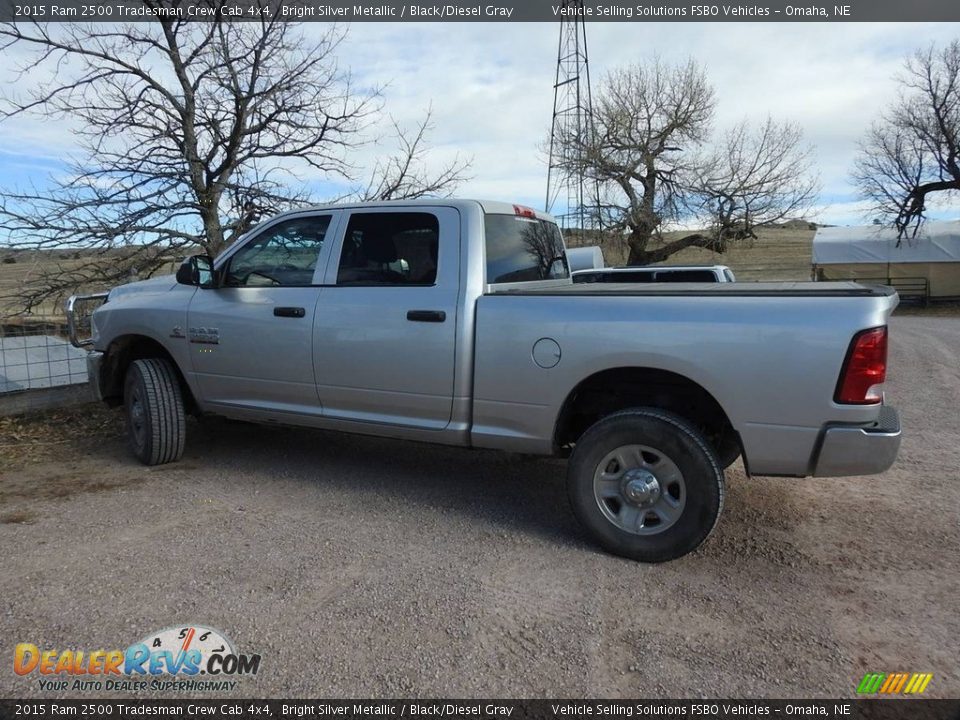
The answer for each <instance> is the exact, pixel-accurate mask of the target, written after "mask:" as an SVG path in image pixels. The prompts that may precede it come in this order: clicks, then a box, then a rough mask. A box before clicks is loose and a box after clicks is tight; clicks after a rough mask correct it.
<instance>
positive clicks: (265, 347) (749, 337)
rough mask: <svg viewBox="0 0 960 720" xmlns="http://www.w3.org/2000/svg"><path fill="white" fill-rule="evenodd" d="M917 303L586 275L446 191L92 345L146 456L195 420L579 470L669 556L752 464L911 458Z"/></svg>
mask: <svg viewBox="0 0 960 720" xmlns="http://www.w3.org/2000/svg"><path fill="white" fill-rule="evenodd" d="M76 302H77V299H71V303H70V307H71V308H73V305H74V303H76ZM896 304H897V296H896V294H895V293H894V292H893V291H892V290H891V289H890V288H885V287H864V286H862V285H857V284H855V283H823V282H821V283H775V284H774V283H754V284H746V283H743V284H738V283H716V284H685V283H679V284H669V285H667V284H644V285H636V284H629V285H621V284H616V283H597V284H574V283H573V282H571V280H570V273H569V270H568V267H567V262H566V257H565V251H564V245H563V240H562V237H561V234H560V230H559V229H558V228H557V225H556V224H555V223H554V221H553V219H552V218H551V217H549V216H548V215H544V214H541V213H538V212H535V211H533V210H530V209H529V208H524V207H521V206H517V205H511V204H506V203H500V202H485V201H484V202H478V201H470V200H429V201H427V200H424V201H413V202H384V203H372V204H356V205H342V206H331V207H318V208H311V209H306V210H302V211H297V212H289V213H285V214H283V215H279V216H277V217H275V218H273V219H271V220H269V221H266V222H264V223H262V224H261V225H260V226H258V227H257V228H255V229H254V230H253V231H251V232H250V233H248V234H247V235H246V236H245V237H244V238H242V239H241V240H240V241H238V242H237V243H235V244H234V245H233V246H231V247H230V248H229V249H228V250H227V251H226V252H224V253H223V254H222V255H221V256H220V257H218V258H217V259H216V260H215V261H214V260H211V259H210V258H208V257H205V256H195V257H193V258H190V259H189V260H188V261H187V262H186V263H184V265H183V266H182V267H181V268H180V270H179V271H178V273H177V275H176V278H173V277H169V276H168V277H158V278H153V279H151V280H146V281H142V282H135V283H131V284H129V285H124V286H121V287H118V288H115V289H113V290H111V291H110V293H109V295H108V296H107V298H106V302H104V303H103V304H102V305H101V306H100V307H98V308H97V309H96V310H95V311H94V312H93V314H92V317H91V337H90V339H89V341H86V343H88V344H89V345H92V348H93V352H91V354H90V356H89V368H90V379H91V382H92V383H93V385H94V387H95V389H96V391H97V393H98V395H99V397H101V398H102V399H103V400H105V401H106V402H108V403H110V404H114V405H123V406H124V407H125V410H126V414H127V421H128V427H129V441H130V445H131V448H132V450H133V452H134V454H136V456H137V457H138V458H139V459H140V460H141V461H143V462H144V463H147V464H158V463H166V462H172V461H174V460H177V459H178V458H179V457H180V456H181V453H182V452H183V448H184V441H185V436H184V433H185V422H184V414H185V412H194V413H215V414H219V415H224V416H227V417H229V418H235V419H241V420H250V421H255V422H261V423H286V424H290V425H302V426H312V427H318V428H329V429H336V430H346V431H350V432H359V433H368V434H373V435H384V436H390V437H395V438H404V439H409V440H419V441H428V442H435V443H445V444H449V445H462V446H465V447H479V448H499V449H503V450H510V451H514V452H518V453H532V454H538V455H557V456H569V464H568V470H567V484H568V490H569V497H570V501H571V505H572V507H573V510H574V512H575V514H576V516H577V518H578V519H579V520H580V522H581V523H582V524H583V526H584V527H585V528H586V530H587V531H588V533H589V534H590V535H591V537H592V538H593V539H595V540H596V541H597V542H598V543H600V544H601V545H602V546H603V547H605V548H607V549H608V550H610V551H611V552H614V553H618V554H620V555H624V556H626V557H630V558H635V559H638V560H644V561H661V560H668V559H671V558H675V557H678V556H680V555H683V554H685V553H687V552H690V551H691V550H693V549H694V548H696V547H697V546H698V545H700V543H702V542H703V541H704V540H705V539H706V537H707V536H708V535H709V534H710V532H711V530H712V529H713V527H714V525H715V524H716V522H717V519H718V517H719V516H720V511H721V507H722V505H723V495H724V474H723V470H724V468H725V467H727V466H728V465H730V464H731V463H732V462H733V461H734V460H736V458H737V457H738V456H740V455H741V454H742V456H743V461H744V464H745V465H746V467H747V469H748V471H749V472H751V473H753V474H756V475H789V476H807V475H815V476H836V475H860V474H868V473H878V472H882V471H884V470H886V469H887V468H888V467H889V466H890V465H891V464H892V463H893V461H894V459H895V457H896V454H897V449H898V446H899V441H900V423H899V418H898V415H897V413H896V411H895V410H894V409H892V408H890V407H888V406H886V405H884V402H883V396H882V393H881V390H880V388H881V385H882V383H883V381H884V376H885V372H886V348H887V328H886V322H887V318H888V316H889V314H890V313H891V312H892V310H893V309H894V307H895V306H896ZM70 316H71V318H72V322H73V323H74V327H75V326H76V322H77V320H76V318H74V317H73V313H72V312H71V314H70ZM74 340H75V341H76V342H80V343H84V341H80V340H77V339H76V333H75V332H74Z"/></svg>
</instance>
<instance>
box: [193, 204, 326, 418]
mask: <svg viewBox="0 0 960 720" xmlns="http://www.w3.org/2000/svg"><path fill="white" fill-rule="evenodd" d="M339 217H340V213H339V212H313V213H304V214H302V215H296V216H293V217H291V216H289V215H287V216H285V217H284V218H282V219H278V220H277V221H274V222H272V223H269V224H267V225H265V226H264V227H263V228H262V229H258V230H257V231H255V234H253V235H252V236H251V237H250V238H249V239H247V240H246V241H245V242H244V243H243V244H242V245H241V246H240V247H239V248H238V249H237V250H235V251H233V252H231V253H230V254H229V255H227V256H226V257H225V258H224V259H223V260H222V261H219V260H218V262H217V270H218V274H219V275H220V276H221V286H220V287H217V288H210V289H207V288H200V289H198V290H197V292H196V293H195V294H194V296H193V300H192V301H191V303H190V308H189V312H188V328H187V342H188V343H189V347H190V359H191V363H192V368H193V373H194V377H195V380H196V383H197V387H198V388H199V390H200V394H201V396H202V398H203V401H204V403H205V404H207V405H209V406H211V409H215V410H217V409H219V410H221V411H224V412H226V413H227V414H229V410H230V409H232V408H236V409H246V410H255V411H256V410H261V411H269V412H270V413H277V412H279V413H284V412H288V413H299V414H313V415H318V414H320V411H321V405H320V400H319V398H318V396H317V389H316V383H315V379H314V376H313V349H312V334H313V322H314V313H315V309H316V305H317V298H318V297H319V295H320V294H321V290H322V288H321V287H320V282H319V281H320V278H321V277H322V275H323V271H324V269H325V265H326V261H327V258H328V257H329V252H330V248H329V247H328V246H329V243H328V242H327V238H329V237H332V236H334V235H335V233H336V229H337V223H338V221H339Z"/></svg>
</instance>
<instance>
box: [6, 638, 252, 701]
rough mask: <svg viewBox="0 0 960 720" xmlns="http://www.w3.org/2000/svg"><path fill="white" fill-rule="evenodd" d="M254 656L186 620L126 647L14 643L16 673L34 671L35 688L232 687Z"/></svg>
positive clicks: (249, 669)
mask: <svg viewBox="0 0 960 720" xmlns="http://www.w3.org/2000/svg"><path fill="white" fill-rule="evenodd" d="M259 669H260V655H257V654H251V655H247V654H242V653H238V652H237V651H236V650H234V647H233V644H232V643H231V642H230V641H229V640H228V639H227V638H226V637H225V636H224V635H223V633H221V632H220V631H218V630H213V629H212V628H207V627H203V626H200V625H190V626H186V627H172V628H167V629H166V630H161V631H160V632H156V633H151V634H149V635H147V636H146V637H145V638H143V639H142V640H140V641H139V642H136V643H134V644H133V645H130V646H129V647H128V648H127V649H126V650H103V649H100V650H86V649H83V650H81V649H72V648H71V649H55V648H42V647H39V646H37V645H35V644H33V643H29V642H22V643H18V644H17V646H16V648H15V649H14V653H13V671H14V672H15V673H16V674H17V675H22V676H27V677H31V676H36V678H37V682H38V684H39V686H40V689H41V690H51V691H55V690H81V691H82V690H113V691H117V690H119V691H127V690H129V691H135V690H159V691H198V690H213V691H223V690H233V689H235V688H236V686H237V685H238V684H239V681H238V680H236V679H234V678H237V677H239V676H249V675H256V674H257V672H258V671H259Z"/></svg>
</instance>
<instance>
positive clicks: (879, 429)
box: [813, 405, 900, 477]
mask: <svg viewBox="0 0 960 720" xmlns="http://www.w3.org/2000/svg"><path fill="white" fill-rule="evenodd" d="M899 450H900V413H898V412H897V410H896V408H892V407H889V406H887V405H884V406H883V407H882V408H880V417H878V418H877V421H876V422H875V423H873V424H872V425H868V426H862V425H853V426H851V425H834V426H831V427H827V428H826V430H824V432H823V437H822V439H821V442H820V452H819V453H818V454H817V459H816V461H815V462H814V470H813V474H814V475H815V476H816V477H842V476H845V475H875V474H877V473H882V472H884V471H885V470H887V469H888V468H889V467H890V466H891V465H893V462H894V460H896V459H897V452H898V451H899Z"/></svg>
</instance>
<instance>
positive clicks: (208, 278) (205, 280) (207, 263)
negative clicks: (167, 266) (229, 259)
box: [177, 255, 214, 288]
mask: <svg viewBox="0 0 960 720" xmlns="http://www.w3.org/2000/svg"><path fill="white" fill-rule="evenodd" d="M177 282H178V283H180V284H181V285H196V286H197V287H202V288H209V287H213V286H214V283H213V258H211V257H210V256H209V255H191V256H190V257H188V258H187V259H186V260H184V261H183V263H182V264H181V265H180V267H179V268H178V269H177Z"/></svg>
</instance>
